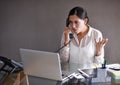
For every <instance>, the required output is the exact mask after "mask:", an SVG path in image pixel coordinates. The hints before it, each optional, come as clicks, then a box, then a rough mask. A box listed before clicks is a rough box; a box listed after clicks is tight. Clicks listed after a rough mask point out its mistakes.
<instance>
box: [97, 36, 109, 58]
mask: <svg viewBox="0 0 120 85" xmlns="http://www.w3.org/2000/svg"><path fill="white" fill-rule="evenodd" d="M107 42H108V38H106V39H105V38H103V39H101V38H99V41H97V40H96V39H95V43H96V56H99V55H101V52H102V48H103V47H104V46H105V45H106V43H107Z"/></svg>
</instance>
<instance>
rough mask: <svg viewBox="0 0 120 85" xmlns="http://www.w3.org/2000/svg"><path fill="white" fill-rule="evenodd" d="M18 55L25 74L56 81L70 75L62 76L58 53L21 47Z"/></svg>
mask: <svg viewBox="0 0 120 85" xmlns="http://www.w3.org/2000/svg"><path fill="white" fill-rule="evenodd" d="M20 55H21V59H22V62H23V68H24V72H25V73H26V74H27V75H30V76H35V77H42V78H47V79H52V80H58V81H64V80H66V79H67V78H68V77H70V75H69V76H67V77H63V76H62V70H61V64H60V56H59V54H58V53H52V52H46V51H38V50H31V49H23V48H21V49H20Z"/></svg>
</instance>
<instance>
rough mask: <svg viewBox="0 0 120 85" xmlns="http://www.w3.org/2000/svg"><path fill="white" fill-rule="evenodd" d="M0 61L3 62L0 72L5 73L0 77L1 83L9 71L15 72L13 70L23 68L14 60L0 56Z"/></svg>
mask: <svg viewBox="0 0 120 85" xmlns="http://www.w3.org/2000/svg"><path fill="white" fill-rule="evenodd" d="M0 61H1V62H2V63H3V65H2V67H1V68H0V73H2V72H4V73H5V75H4V76H3V77H2V78H1V79H0V83H3V82H4V81H5V79H6V78H7V77H8V76H9V75H10V74H11V73H13V72H15V70H17V69H19V70H23V66H22V65H21V64H19V63H17V62H16V61H14V60H11V59H8V58H6V57H3V56H0Z"/></svg>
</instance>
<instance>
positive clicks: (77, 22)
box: [60, 7, 108, 69]
mask: <svg viewBox="0 0 120 85" xmlns="http://www.w3.org/2000/svg"><path fill="white" fill-rule="evenodd" d="M88 21H89V18H88V16H87V12H86V11H85V10H84V9H83V8H82V7H74V8H73V9H71V10H70V12H69V15H68V18H67V26H68V27H66V28H65V30H64V32H63V36H62V40H61V46H64V45H66V46H65V47H64V48H63V49H61V50H60V56H61V61H62V63H68V62H69V64H70V65H71V66H73V67H75V66H77V68H78V67H79V68H80V69H86V68H93V67H94V63H96V64H98V65H101V64H102V63H103V62H104V46H105V44H106V43H107V41H108V39H104V38H103V37H102V33H101V32H100V31H99V30H97V29H94V28H93V27H91V26H90V25H88ZM70 33H72V34H73V37H74V38H72V39H71V42H70V43H69V41H70V38H69V34H70ZM68 43H69V44H68ZM73 67H71V68H72V69H73Z"/></svg>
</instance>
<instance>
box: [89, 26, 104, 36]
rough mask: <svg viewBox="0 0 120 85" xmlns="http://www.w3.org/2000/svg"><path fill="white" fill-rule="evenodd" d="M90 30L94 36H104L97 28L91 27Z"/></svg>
mask: <svg viewBox="0 0 120 85" xmlns="http://www.w3.org/2000/svg"><path fill="white" fill-rule="evenodd" d="M90 30H91V32H92V34H94V36H102V32H101V31H100V30H98V29H96V28H93V27H91V26H90Z"/></svg>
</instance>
